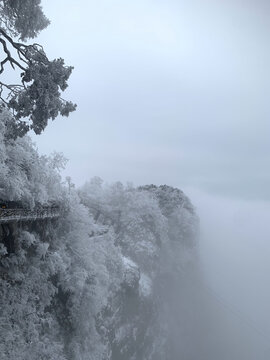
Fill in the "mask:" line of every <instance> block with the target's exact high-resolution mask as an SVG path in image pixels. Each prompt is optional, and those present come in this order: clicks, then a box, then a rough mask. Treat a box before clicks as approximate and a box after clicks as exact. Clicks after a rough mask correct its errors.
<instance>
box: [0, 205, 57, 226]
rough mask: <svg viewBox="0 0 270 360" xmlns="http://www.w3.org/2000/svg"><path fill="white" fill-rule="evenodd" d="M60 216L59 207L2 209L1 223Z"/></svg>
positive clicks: (0, 212) (0, 211)
mask: <svg viewBox="0 0 270 360" xmlns="http://www.w3.org/2000/svg"><path fill="white" fill-rule="evenodd" d="M59 216H60V209H59V208H57V207H46V208H40V209H35V210H29V209H0V223H8V222H14V221H31V220H32V221H33V220H37V219H50V218H56V217H59Z"/></svg>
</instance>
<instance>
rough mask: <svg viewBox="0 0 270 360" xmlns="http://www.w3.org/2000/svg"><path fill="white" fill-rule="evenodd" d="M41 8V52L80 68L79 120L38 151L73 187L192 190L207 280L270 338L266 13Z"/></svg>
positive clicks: (203, 6) (197, 6) (88, 5)
mask: <svg viewBox="0 0 270 360" xmlns="http://www.w3.org/2000/svg"><path fill="white" fill-rule="evenodd" d="M42 3H43V6H44V12H45V13H46V14H47V16H48V17H49V19H50V20H51V25H50V26H49V27H48V29H46V30H45V31H43V32H42V33H41V35H40V38H39V39H38V41H39V42H40V43H41V44H43V45H44V47H45V49H46V51H47V53H48V55H49V57H50V58H56V57H60V56H61V57H63V58H64V59H65V61H66V64H68V65H73V66H74V67H75V69H74V71H73V74H72V76H71V78H70V81H69V89H68V91H66V93H65V94H64V97H65V98H67V99H70V100H72V101H74V102H76V103H77V104H78V109H77V111H76V112H75V113H72V114H71V115H70V117H69V118H68V119H67V118H58V119H56V120H55V121H54V122H53V123H50V124H49V126H48V127H47V128H46V130H45V132H44V133H43V134H42V135H41V136H33V138H34V141H35V142H36V143H37V145H38V148H39V149H40V151H41V152H42V153H46V154H49V153H51V152H52V151H54V150H56V151H60V152H63V153H64V154H65V156H66V157H67V158H68V159H69V163H68V165H67V169H66V171H65V174H64V175H71V176H72V178H73V181H74V182H75V183H76V184H77V185H80V184H82V183H84V182H85V181H86V180H88V179H90V178H91V177H93V176H96V175H97V176H100V177H102V178H103V179H104V180H105V181H108V182H111V181H117V180H120V181H122V182H126V181H131V182H133V183H134V184H136V185H138V184H146V183H155V184H161V183H166V184H168V185H173V186H177V187H180V188H182V189H184V190H185V191H186V192H187V193H188V195H190V197H191V200H192V202H193V203H194V204H195V205H196V206H197V208H198V213H199V215H200V218H201V224H202V239H201V243H200V244H201V245H200V246H201V254H202V262H203V264H204V267H205V272H206V274H207V279H208V281H209V282H210V283H211V284H212V285H213V287H214V288H215V289H217V290H218V292H219V294H221V296H223V297H225V298H226V299H227V300H226V301H228V302H229V303H232V304H233V305H234V306H236V308H238V309H241V311H242V312H243V313H244V314H245V316H247V318H249V319H250V320H251V322H253V323H255V325H256V327H257V328H259V329H261V330H262V331H263V332H265V333H266V334H269V333H270V316H266V314H270V311H269V303H270V302H269V299H270V291H269V290H268V286H266V284H267V283H268V282H269V272H270V266H269V256H270V246H269V237H270V225H269V213H270V203H269V200H270V186H269V184H270V167H269V164H270V121H269V115H270V91H269V90H270V65H269V64H270V51H269V39H270V21H269V16H270V2H269V1H268V0H265V1H263V0H253V1H249V0H243V1H240V0H233V1H229V0H227V1H223V0H215V1H206V0H197V1H196V0H189V1H184V0H163V1H161V0H152V1H151V0H128V1H127V0H121V1H120V0H114V1H112V0H95V1H94V0H92V1H89V0H76V1H74V0H57V1H53V0H43V1H42ZM267 336H268V335H267ZM269 338H270V336H269ZM268 343H269V342H268Z"/></svg>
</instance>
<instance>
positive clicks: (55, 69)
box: [0, 0, 76, 138]
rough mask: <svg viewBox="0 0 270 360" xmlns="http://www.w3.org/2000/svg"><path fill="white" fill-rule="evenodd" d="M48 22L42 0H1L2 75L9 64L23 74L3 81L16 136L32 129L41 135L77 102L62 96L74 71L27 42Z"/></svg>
mask: <svg viewBox="0 0 270 360" xmlns="http://www.w3.org/2000/svg"><path fill="white" fill-rule="evenodd" d="M48 24H49V21H48V19H47V18H46V17H45V15H44V14H43V11H42V8H41V5H40V0H25V1H21V0H1V1H0V43H1V47H2V53H1V58H0V74H2V78H3V75H4V72H5V70H6V68H7V66H8V65H9V68H13V69H14V70H17V71H18V72H19V73H20V79H19V80H18V82H17V83H16V84H13V83H12V84H10V83H8V82H7V81H5V80H4V79H1V81H0V98H1V101H2V103H3V104H5V105H6V106H7V107H8V108H9V109H11V110H12V111H13V114H14V117H13V118H12V125H13V132H12V133H11V134H10V136H12V137H13V138H16V137H18V136H23V135H24V134H25V133H27V131H29V130H30V129H33V130H34V131H35V133H36V134H40V133H41V132H42V131H43V130H44V129H45V127H46V126H47V124H48V120H49V119H52V120H54V119H55V118H56V117H57V116H58V114H61V115H63V116H68V115H69V113H70V112H71V111H74V110H75V108H76V105H74V104H73V103H72V102H70V101H66V100H64V99H62V97H61V93H62V92H63V91H64V90H65V89H66V88H67V86H68V85H67V81H68V78H69V76H70V74H71V72H72V69H73V68H72V67H71V66H65V64H64V60H63V59H61V58H59V59H55V60H52V61H51V60H49V59H48V57H47V55H46V53H45V51H44V49H43V47H42V46H41V45H39V44H32V45H31V44H27V43H25V42H22V41H26V40H28V39H30V38H34V37H35V36H36V35H37V34H38V33H39V32H40V31H41V30H43V29H44V28H46V27H47V26H48Z"/></svg>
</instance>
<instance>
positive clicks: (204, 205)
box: [186, 189, 270, 359]
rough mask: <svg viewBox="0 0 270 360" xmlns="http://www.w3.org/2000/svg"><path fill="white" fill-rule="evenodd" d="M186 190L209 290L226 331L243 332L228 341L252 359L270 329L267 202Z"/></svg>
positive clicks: (262, 352) (263, 352)
mask: <svg viewBox="0 0 270 360" xmlns="http://www.w3.org/2000/svg"><path fill="white" fill-rule="evenodd" d="M186 192H187V193H188V194H189V195H190V197H191V198H192V199H193V202H194V203H195V205H196V206H197V211H198V214H199V216H200V221H201V238H200V255H201V257H200V259H201V265H202V269H203V276H204V279H205V282H206V286H207V292H209V296H210V297H212V298H213V299H214V302H216V303H217V304H218V307H219V309H220V311H221V313H225V317H226V319H227V320H226V321H224V326H228V329H229V332H230V334H234V335H233V336H234V337H235V338H237V337H239V336H240V335H239V334H241V336H243V334H244V336H243V338H242V341H243V340H244V341H243V342H242V343H241V340H240V341H239V342H235V343H234V342H233V341H232V339H230V337H228V339H227V340H228V341H229V343H231V346H232V347H234V349H235V351H236V353H237V351H239V354H241V356H243V354H244V353H245V351H247V349H249V356H250V358H251V359H255V358H257V359H258V358H262V359H266V358H268V357H269V333H270V311H269V303H270V302H269V300H270V290H269V286H268V277H269V271H270V264H269V255H270V246H269V235H270V223H269V213H270V204H269V202H264V201H247V200H245V201H244V200H239V199H233V198H228V197H221V196H213V195H209V194H207V193H205V192H201V191H198V190H196V189H186ZM223 320H224V319H223ZM227 321H228V323H227ZM225 324H226V325H225ZM241 336H240V337H241ZM225 342H226V340H225ZM252 351H254V353H253V354H252ZM236 353H234V355H235V354H236ZM239 354H238V355H239ZM251 354H252V355H251ZM225 358H226V357H225ZM240 358H244V357H240ZM245 358H246V355H245Z"/></svg>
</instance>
